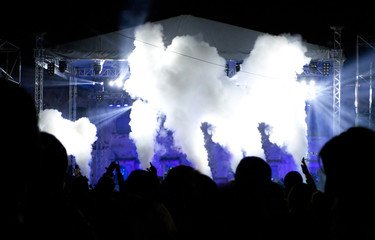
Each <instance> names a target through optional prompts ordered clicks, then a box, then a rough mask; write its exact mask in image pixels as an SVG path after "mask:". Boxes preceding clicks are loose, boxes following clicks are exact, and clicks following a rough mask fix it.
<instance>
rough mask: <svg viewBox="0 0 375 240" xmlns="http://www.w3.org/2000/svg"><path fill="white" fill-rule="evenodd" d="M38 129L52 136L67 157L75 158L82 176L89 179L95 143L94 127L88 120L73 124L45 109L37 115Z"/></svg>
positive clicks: (58, 114)
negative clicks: (63, 148)
mask: <svg viewBox="0 0 375 240" xmlns="http://www.w3.org/2000/svg"><path fill="white" fill-rule="evenodd" d="M39 129H40V130H41V131H44V132H48V133H50V134H52V135H54V136H55V137H56V138H57V139H58V140H59V141H60V142H61V143H62V145H63V146H64V147H65V149H66V151H67V153H68V155H73V156H75V159H76V162H77V164H78V165H79V167H80V169H81V172H82V174H83V175H84V176H86V177H87V178H89V179H90V162H91V151H92V144H93V143H94V142H95V141H96V127H95V125H94V124H92V123H90V120H89V119H88V118H85V117H83V118H80V119H78V120H77V121H75V122H72V121H70V120H67V119H64V118H63V117H62V114H61V112H59V111H57V110H55V109H46V110H43V111H41V112H40V113H39Z"/></svg>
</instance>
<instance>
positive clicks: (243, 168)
mask: <svg viewBox="0 0 375 240" xmlns="http://www.w3.org/2000/svg"><path fill="white" fill-rule="evenodd" d="M271 176H272V171H271V167H270V166H269V165H268V163H266V162H265V161H264V160H263V159H262V158H259V157H245V158H243V159H242V160H241V162H240V163H239V164H238V166H237V169H236V175H235V183H236V185H237V186H240V187H243V186H244V187H254V188H258V187H262V186H264V185H266V184H268V183H269V182H270V181H271Z"/></svg>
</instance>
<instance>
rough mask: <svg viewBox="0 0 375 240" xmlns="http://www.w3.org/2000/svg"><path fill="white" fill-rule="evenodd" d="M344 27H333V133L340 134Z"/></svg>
mask: <svg viewBox="0 0 375 240" xmlns="http://www.w3.org/2000/svg"><path fill="white" fill-rule="evenodd" d="M342 28H343V27H338V26H333V27H331V29H332V30H333V34H334V44H333V50H332V54H331V56H332V61H333V105H332V112H333V116H332V119H333V122H332V131H333V135H338V134H340V132H341V113H340V111H341V70H342V64H343V54H342V48H341V30H342Z"/></svg>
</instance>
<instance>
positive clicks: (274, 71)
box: [124, 23, 310, 176]
mask: <svg viewBox="0 0 375 240" xmlns="http://www.w3.org/2000/svg"><path fill="white" fill-rule="evenodd" d="M135 37H136V39H135V41H134V45H135V49H134V51H133V52H132V54H131V55H130V56H129V59H128V60H129V64H130V66H131V69H132V73H131V76H130V78H129V79H128V80H127V81H126V82H125V86H124V90H126V91H127V92H128V93H129V94H130V95H131V96H132V97H133V98H136V99H138V100H137V101H136V104H134V105H133V108H132V111H133V112H134V113H132V115H131V123H130V125H131V128H132V134H131V138H132V139H133V140H134V142H135V144H136V146H137V151H138V156H139V159H140V161H141V163H142V166H143V167H148V166H149V162H151V161H152V158H153V152H154V149H153V148H154V146H155V145H156V143H155V134H156V132H157V131H158V129H159V128H160V125H159V124H158V122H157V118H158V115H160V114H162V115H165V116H166V120H165V123H164V127H165V128H167V129H169V130H171V131H173V136H174V140H175V145H176V146H178V147H179V148H180V149H181V151H183V152H184V153H185V154H186V155H187V159H188V160H189V161H191V163H192V164H193V166H194V167H195V168H197V169H198V170H199V171H201V172H202V173H204V174H206V175H209V176H211V170H210V168H209V166H208V159H207V158H208V154H207V151H206V149H205V146H204V143H205V142H204V135H203V132H202V130H201V125H202V123H205V122H207V123H209V126H210V128H209V132H210V134H211V135H212V139H213V141H214V142H216V143H219V144H220V145H221V146H223V147H224V148H225V149H226V150H227V151H228V152H229V153H230V154H231V156H232V158H231V166H232V169H233V170H235V168H236V167H237V165H238V163H239V161H240V160H241V159H242V157H243V156H244V155H255V156H260V157H264V150H263V149H262V143H261V134H260V132H259V130H258V126H259V124H260V123H266V124H267V125H268V128H267V134H268V135H269V139H270V141H271V142H273V143H275V144H277V145H278V146H280V147H283V148H285V149H286V151H288V152H289V153H290V154H291V155H292V156H293V158H294V159H295V161H297V163H298V161H300V159H301V158H302V157H303V156H304V155H305V154H306V152H307V139H306V134H307V125H306V122H305V118H306V113H305V99H306V96H305V95H304V94H303V93H304V91H303V89H302V86H301V84H300V83H298V82H297V81H296V77H297V76H296V73H301V72H302V70H303V66H304V65H305V64H307V63H309V61H310V59H309V58H307V57H306V56H305V53H306V51H307V49H306V47H304V46H303V44H302V41H301V39H300V38H299V37H296V36H288V35H283V36H272V35H268V34H264V35H262V36H260V37H259V38H258V39H257V40H256V42H255V45H254V48H253V50H252V51H251V53H250V55H249V56H248V57H247V58H246V59H245V60H244V62H243V64H242V66H241V71H240V72H238V73H237V75H236V76H234V77H233V78H229V77H227V76H226V74H225V71H224V69H225V64H226V61H225V59H224V58H222V57H221V56H220V55H219V54H218V52H217V49H216V48H214V47H212V46H210V45H209V44H207V43H206V42H203V41H200V40H198V39H197V38H196V37H194V36H178V37H175V38H174V39H173V41H172V43H171V44H170V45H169V46H164V43H163V29H162V26H161V25H158V24H150V23H147V24H145V25H142V26H141V27H139V28H138V30H137V31H136V34H135ZM145 43H147V44H145ZM140 119H142V121H140ZM145 131H147V132H145ZM152 143H153V144H152ZM297 166H299V164H297Z"/></svg>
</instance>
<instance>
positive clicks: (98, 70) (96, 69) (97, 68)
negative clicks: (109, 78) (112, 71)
mask: <svg viewBox="0 0 375 240" xmlns="http://www.w3.org/2000/svg"><path fill="white" fill-rule="evenodd" d="M101 71H102V65H101V64H100V63H98V62H95V63H94V73H95V75H99V74H100V73H101Z"/></svg>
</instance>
